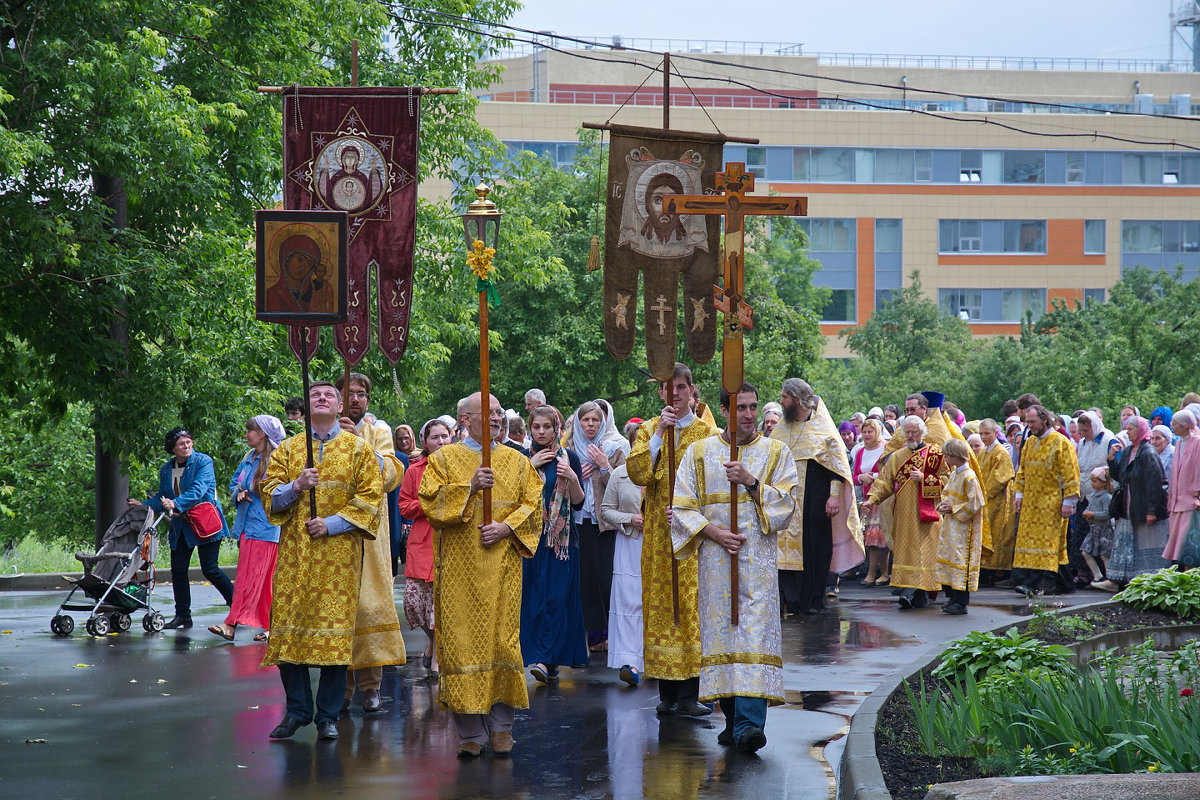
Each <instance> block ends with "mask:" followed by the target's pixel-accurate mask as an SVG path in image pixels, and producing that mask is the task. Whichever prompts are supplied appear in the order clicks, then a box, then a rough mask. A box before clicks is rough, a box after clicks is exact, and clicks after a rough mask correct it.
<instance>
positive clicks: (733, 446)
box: [728, 391, 739, 627]
mask: <svg viewBox="0 0 1200 800" xmlns="http://www.w3.org/2000/svg"><path fill="white" fill-rule="evenodd" d="M737 406H738V393H737V392H736V391H735V392H731V393H730V395H729V420H728V422H729V428H728V430H729V460H730V461H737V460H738V440H737V435H738V428H737ZM737 490H738V485H737V484H736V483H734V482H733V481H730V482H729V530H731V531H733V532H734V534H736V533H737V532H738V521H737V516H738V515H737V510H738V506H737V504H738V496H737ZM738 592H739V586H738V557H737V555H733V556H730V559H729V623H730V624H731V625H733V626H735V627H736V626H737V624H738Z"/></svg>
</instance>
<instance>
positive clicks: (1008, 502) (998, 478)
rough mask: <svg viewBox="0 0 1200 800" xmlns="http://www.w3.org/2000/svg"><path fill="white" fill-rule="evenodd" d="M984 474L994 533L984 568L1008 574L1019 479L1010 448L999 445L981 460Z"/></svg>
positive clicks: (983, 562) (1010, 565)
mask: <svg viewBox="0 0 1200 800" xmlns="http://www.w3.org/2000/svg"><path fill="white" fill-rule="evenodd" d="M979 466H980V468H981V469H982V470H983V496H984V498H985V500H986V502H987V513H986V516H987V520H988V527H989V528H990V529H991V532H992V554H991V555H989V556H985V557H984V559H983V561H982V563H981V564H980V566H982V567H983V568H984V569H994V570H999V571H1001V572H1007V571H1008V570H1010V569H1012V565H1013V548H1014V547H1015V546H1016V535H1017V533H1016V531H1015V530H1014V529H1013V507H1012V501H1013V488H1012V482H1013V478H1014V477H1015V473H1014V471H1013V463H1012V457H1011V456H1010V455H1009V454H1008V448H1006V447H1005V446H1004V445H1002V444H1000V443H999V442H996V443H995V444H993V445H992V447H991V449H989V450H985V451H984V453H983V458H982V459H980V464H979Z"/></svg>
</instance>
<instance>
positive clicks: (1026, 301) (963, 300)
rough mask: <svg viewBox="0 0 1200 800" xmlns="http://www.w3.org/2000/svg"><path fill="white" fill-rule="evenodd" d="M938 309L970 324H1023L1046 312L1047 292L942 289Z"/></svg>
mask: <svg viewBox="0 0 1200 800" xmlns="http://www.w3.org/2000/svg"><path fill="white" fill-rule="evenodd" d="M938 306H939V307H940V308H941V310H942V311H943V312H944V313H946V314H949V315H951V316H954V317H959V318H961V319H965V320H966V321H968V322H1006V323H1016V322H1021V321H1022V320H1023V319H1024V318H1025V314H1026V312H1029V313H1032V315H1033V318H1034V319H1038V318H1039V317H1041V316H1042V315H1043V314H1044V313H1046V290H1045V289H939V290H938Z"/></svg>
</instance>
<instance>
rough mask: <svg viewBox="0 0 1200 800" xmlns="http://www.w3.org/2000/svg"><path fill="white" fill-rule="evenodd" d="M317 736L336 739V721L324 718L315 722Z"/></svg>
mask: <svg viewBox="0 0 1200 800" xmlns="http://www.w3.org/2000/svg"><path fill="white" fill-rule="evenodd" d="M317 738H318V739H336V738H338V729H337V723H335V722H330V721H329V720H326V721H324V722H318V723H317Z"/></svg>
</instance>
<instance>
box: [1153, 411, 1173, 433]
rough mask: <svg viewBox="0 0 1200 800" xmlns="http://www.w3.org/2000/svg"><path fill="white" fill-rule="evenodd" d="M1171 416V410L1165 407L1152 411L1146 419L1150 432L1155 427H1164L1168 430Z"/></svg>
mask: <svg viewBox="0 0 1200 800" xmlns="http://www.w3.org/2000/svg"><path fill="white" fill-rule="evenodd" d="M1172 416H1174V415H1173V414H1172V413H1171V409H1170V408H1169V407H1167V406H1159V407H1158V408H1156V409H1154V410H1153V411H1151V412H1150V416H1149V418H1148V419H1149V420H1150V430H1154V427H1155V426H1156V425H1166V426H1167V427H1168V428H1170V426H1171V417H1172Z"/></svg>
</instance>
